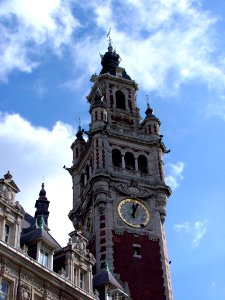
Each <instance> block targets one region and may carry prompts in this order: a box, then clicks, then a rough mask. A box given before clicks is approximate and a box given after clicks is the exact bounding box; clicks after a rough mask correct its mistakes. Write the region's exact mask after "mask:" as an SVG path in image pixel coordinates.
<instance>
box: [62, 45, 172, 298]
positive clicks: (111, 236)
mask: <svg viewBox="0 0 225 300" xmlns="http://www.w3.org/2000/svg"><path fill="white" fill-rule="evenodd" d="M119 63H120V57H119V55H118V54H117V53H116V51H115V50H113V47H112V45H111V42H109V47H108V51H107V52H106V53H105V54H104V55H101V64H102V70H101V72H100V74H99V75H96V74H95V75H93V76H92V77H91V81H92V82H93V85H92V88H91V91H90V93H89V95H88V96H87V99H88V101H89V103H90V115H91V124H90V128H89V131H84V130H82V129H81V127H79V130H78V132H77V135H76V140H75V141H74V143H73V144H72V146H71V148H72V151H73V165H72V167H71V168H67V170H68V171H69V172H70V174H71V176H72V181H73V208H72V210H71V211H70V213H69V217H70V219H71V221H72V222H73V225H74V228H75V229H77V230H82V232H83V234H84V235H85V236H86V238H87V239H88V248H89V249H90V251H91V252H92V253H93V254H94V256H95V258H96V266H95V269H94V272H95V274H96V276H99V275H98V274H101V272H103V270H104V269H105V266H106V264H108V266H109V270H110V272H111V273H112V274H113V276H114V277H115V278H116V279H117V280H118V282H119V283H120V284H121V286H122V287H123V289H124V291H125V292H126V294H128V295H129V297H130V298H131V299H133V300H140V299H154V300H157V299H158V300H164V299H165V300H171V299H172V289H171V281H170V272H169V264H168V255H167V249H166V239H165V231H164V225H163V224H164V220H165V216H166V203H167V199H168V197H169V196H170V194H171V190H170V188H169V187H168V186H167V185H166V183H165V178H164V164H163V154H165V153H168V152H169V151H168V150H166V147H165V145H164V144H163V142H162V136H161V135H160V120H159V119H158V118H157V117H156V116H155V115H154V114H153V110H152V109H151V108H150V106H149V104H148V105H147V110H146V117H145V119H144V120H143V121H141V118H140V114H139V109H138V107H137V103H136V92H137V90H138V85H137V83H136V82H135V81H134V80H132V79H131V78H130V76H129V75H128V74H127V73H126V71H125V69H124V68H121V67H120V66H119ZM85 134H86V135H87V136H88V139H87V140H85V139H84V137H83V136H84V135H85Z"/></svg>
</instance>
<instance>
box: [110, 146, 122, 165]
mask: <svg viewBox="0 0 225 300" xmlns="http://www.w3.org/2000/svg"><path fill="white" fill-rule="evenodd" d="M112 163H113V166H114V167H117V168H121V165H122V156H121V153H120V151H119V150H118V149H113V150H112Z"/></svg>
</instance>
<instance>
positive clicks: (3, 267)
mask: <svg viewBox="0 0 225 300" xmlns="http://www.w3.org/2000/svg"><path fill="white" fill-rule="evenodd" d="M6 274H7V275H9V276H11V277H15V275H14V274H13V272H12V270H11V269H10V268H9V267H8V266H7V261H5V260H2V261H1V263H0V276H4V275H6Z"/></svg>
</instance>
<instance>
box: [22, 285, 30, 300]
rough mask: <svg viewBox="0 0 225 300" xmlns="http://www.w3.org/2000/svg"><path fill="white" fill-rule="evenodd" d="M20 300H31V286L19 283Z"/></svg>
mask: <svg viewBox="0 0 225 300" xmlns="http://www.w3.org/2000/svg"><path fill="white" fill-rule="evenodd" d="M20 296H21V300H31V287H30V286H29V285H28V284H26V283H21V285H20Z"/></svg>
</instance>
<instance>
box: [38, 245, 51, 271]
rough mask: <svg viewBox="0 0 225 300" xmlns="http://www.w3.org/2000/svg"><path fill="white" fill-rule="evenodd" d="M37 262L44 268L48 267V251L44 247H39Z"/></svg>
mask: <svg viewBox="0 0 225 300" xmlns="http://www.w3.org/2000/svg"><path fill="white" fill-rule="evenodd" d="M39 263H40V264H41V265H42V266H44V267H46V268H48V267H49V253H48V252H46V251H45V250H44V249H40V254H39Z"/></svg>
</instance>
